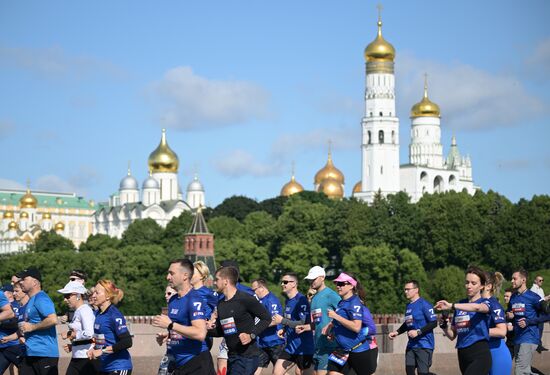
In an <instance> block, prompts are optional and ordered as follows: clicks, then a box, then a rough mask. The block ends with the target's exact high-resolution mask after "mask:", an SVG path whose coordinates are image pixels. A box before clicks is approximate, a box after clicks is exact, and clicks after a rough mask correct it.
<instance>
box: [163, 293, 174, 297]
mask: <svg viewBox="0 0 550 375" xmlns="http://www.w3.org/2000/svg"><path fill="white" fill-rule="evenodd" d="M172 294H174V293H172V292H165V293H164V295H166V296H171V295H172Z"/></svg>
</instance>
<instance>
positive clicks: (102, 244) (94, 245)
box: [78, 233, 120, 251]
mask: <svg viewBox="0 0 550 375" xmlns="http://www.w3.org/2000/svg"><path fill="white" fill-rule="evenodd" d="M119 245H120V240H119V239H118V238H115V237H111V236H108V235H106V234H100V233H98V234H92V235H90V236H89V237H88V239H87V240H86V242H82V243H81V244H80V246H79V248H78V251H100V250H103V249H106V248H109V247H110V248H113V249H116V248H117V247H118V246H119Z"/></svg>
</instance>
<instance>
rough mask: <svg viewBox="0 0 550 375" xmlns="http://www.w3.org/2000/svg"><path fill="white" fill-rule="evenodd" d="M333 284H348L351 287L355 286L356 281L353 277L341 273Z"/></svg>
mask: <svg viewBox="0 0 550 375" xmlns="http://www.w3.org/2000/svg"><path fill="white" fill-rule="evenodd" d="M333 281H334V282H335V283H337V282H348V283H350V284H351V285H353V286H357V280H355V279H354V278H353V277H351V276H350V275H348V274H347V273H344V272H342V273H341V274H340V275H338V277H337V278H336V279H334V280H333Z"/></svg>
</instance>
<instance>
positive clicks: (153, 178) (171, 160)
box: [94, 129, 205, 238]
mask: <svg viewBox="0 0 550 375" xmlns="http://www.w3.org/2000/svg"><path fill="white" fill-rule="evenodd" d="M148 164H149V177H148V178H147V179H145V181H143V184H142V186H141V191H140V189H139V183H138V181H137V180H136V178H135V177H134V176H132V173H131V171H130V168H128V174H127V175H126V176H125V177H124V178H123V179H122V180H121V181H120V185H119V190H118V193H116V194H113V195H112V196H111V197H110V198H109V202H108V203H104V204H99V207H98V209H97V210H96V212H95V214H94V234H96V233H100V234H107V235H109V236H111V237H118V238H120V237H122V233H124V231H125V230H126V228H128V226H129V225H130V224H131V223H132V222H134V221H135V220H138V219H147V218H150V219H153V220H155V221H156V222H157V223H158V224H159V225H160V226H162V227H166V225H167V224H168V223H169V222H170V220H172V219H173V218H174V217H178V216H179V215H181V213H182V212H183V211H189V210H195V209H197V208H198V207H200V206H204V205H205V198H204V187H203V186H202V184H201V182H200V181H199V179H198V177H197V175H195V178H194V179H193V181H191V183H189V185H188V186H187V190H186V197H185V200H184V197H183V194H182V191H181V185H180V184H179V181H178V168H179V159H178V156H177V155H176V153H175V152H174V151H173V150H172V149H171V148H170V147H169V146H168V142H167V141H166V130H165V129H163V130H162V137H161V140H160V144H159V145H158V147H157V148H156V149H155V150H154V151H153V152H152V153H151V154H150V155H149V161H148Z"/></svg>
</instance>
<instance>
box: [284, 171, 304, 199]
mask: <svg viewBox="0 0 550 375" xmlns="http://www.w3.org/2000/svg"><path fill="white" fill-rule="evenodd" d="M302 191H304V187H303V186H302V185H301V184H300V183H299V182H298V181H296V178H295V177H294V166H293V167H292V177H291V178H290V181H288V182H287V183H286V184H284V186H283V187H282V189H281V196H283V197H288V196H291V195H292V194H296V193H299V192H302Z"/></svg>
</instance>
